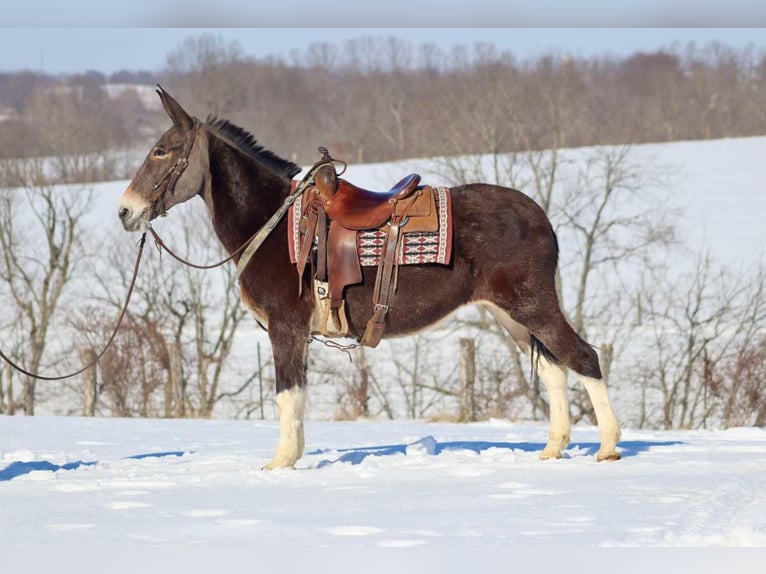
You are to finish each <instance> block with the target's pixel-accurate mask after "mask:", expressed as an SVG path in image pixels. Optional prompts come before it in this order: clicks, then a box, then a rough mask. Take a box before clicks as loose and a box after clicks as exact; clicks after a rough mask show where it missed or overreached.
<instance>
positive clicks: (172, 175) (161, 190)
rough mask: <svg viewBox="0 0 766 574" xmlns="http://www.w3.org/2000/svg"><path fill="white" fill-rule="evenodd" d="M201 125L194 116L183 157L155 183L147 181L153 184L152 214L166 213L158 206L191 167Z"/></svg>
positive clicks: (150, 204) (150, 202)
mask: <svg viewBox="0 0 766 574" xmlns="http://www.w3.org/2000/svg"><path fill="white" fill-rule="evenodd" d="M199 126H200V121H199V120H198V119H197V118H193V125H192V130H191V137H190V138H189V139H188V140H187V141H186V143H184V149H183V152H182V153H181V157H179V158H178V159H177V160H176V162H175V163H174V164H173V165H172V166H170V168H168V170H167V171H166V172H165V175H163V176H162V177H161V178H160V179H159V180H157V181H156V182H154V183H152V182H150V181H147V183H149V185H151V186H152V195H151V196H150V197H149V206H150V209H149V214H150V216H151V215H153V214H156V215H164V214H165V211H166V210H165V209H164V207H163V209H161V210H159V209H157V208H158V206H159V205H160V203H161V202H162V201H163V200H164V199H165V197H166V196H167V195H168V194H170V195H173V193H174V192H175V190H176V184H177V183H178V180H179V179H180V178H181V175H182V174H183V172H184V171H186V168H187V167H189V156H190V155H191V151H192V148H193V147H194V142H195V141H197V134H198V133H199ZM136 177H137V178H138V179H143V180H144V181H146V177H145V176H144V175H142V174H141V173H139V174H137V176H136Z"/></svg>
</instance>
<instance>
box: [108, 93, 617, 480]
mask: <svg viewBox="0 0 766 574" xmlns="http://www.w3.org/2000/svg"><path fill="white" fill-rule="evenodd" d="M157 91H158V94H159V96H160V99H161V100H162V104H163V107H164V109H165V111H166V112H167V114H168V116H169V117H170V119H171V120H172V122H173V125H172V127H170V129H168V130H167V131H166V132H165V133H164V134H163V135H162V136H161V137H160V138H159V140H158V141H157V143H156V144H155V145H154V146H153V147H152V148H151V150H150V151H149V154H148V155H147V157H146V159H145V161H144V163H143V164H142V166H141V167H140V168H139V170H138V172H137V174H136V176H135V177H134V179H133V180H132V181H131V183H130V184H129V186H128V188H127V189H126V190H125V192H124V194H123V196H122V198H121V200H120V205H119V212H118V215H119V219H120V220H121V221H122V224H123V226H124V228H125V229H126V230H128V231H139V230H142V229H145V228H146V227H147V226H148V224H149V222H150V221H152V220H153V219H154V218H155V217H157V216H159V215H162V214H165V212H167V211H168V210H169V209H171V208H172V207H173V206H174V205H176V204H179V203H181V202H184V201H187V200H189V199H191V198H193V197H200V198H202V200H203V201H204V203H205V205H206V206H207V209H208V211H209V214H210V217H211V218H212V225H213V229H214V230H215V234H216V235H217V236H218V239H219V240H220V242H221V243H222V244H223V246H224V248H225V249H226V250H227V251H228V252H229V253H230V254H232V253H235V252H236V251H237V249H238V248H239V247H240V246H241V245H242V244H243V243H245V242H246V241H247V240H248V239H249V238H250V237H251V236H252V235H253V234H254V233H255V232H256V231H257V230H258V229H259V228H261V227H262V226H263V225H264V223H266V221H267V220H268V219H269V218H270V217H271V216H272V215H273V214H274V213H275V212H277V210H278V209H280V207H281V206H282V204H283V202H284V200H285V198H286V197H288V195H290V192H291V186H292V185H293V178H294V177H295V176H296V175H297V174H298V173H299V172H300V171H301V168H300V167H298V166H297V165H295V164H294V163H291V162H290V161H286V160H284V159H282V158H280V157H278V156H277V155H275V154H274V153H272V152H270V151H268V150H267V149H265V148H264V147H262V146H261V145H259V144H258V143H257V142H256V140H255V139H254V138H253V136H252V135H251V134H250V133H248V132H246V131H245V130H243V129H242V128H240V127H237V126H236V125H234V124H232V123H230V122H228V121H226V120H221V119H215V118H212V119H208V120H207V121H206V122H201V121H199V120H197V119H196V118H193V117H191V116H190V115H189V114H188V113H187V112H186V111H185V110H184V109H183V108H182V107H181V105H180V104H179V103H178V102H177V101H176V100H174V99H173V98H172V97H171V96H170V95H168V94H167V93H166V92H164V91H163V90H162V88H160V89H158V90H157ZM450 191H451V194H452V195H451V196H452V212H453V229H454V231H453V233H454V235H453V255H452V261H451V264H450V265H429V266H403V267H401V269H400V271H399V279H398V288H397V291H396V293H395V294H394V295H392V298H391V306H390V312H389V313H388V316H387V317H386V331H385V336H386V337H394V336H402V335H408V334H412V333H415V332H418V331H421V330H423V329H425V328H426V327H428V326H430V325H433V324H434V323H436V322H438V321H440V320H441V319H443V318H444V317H446V316H447V315H449V314H450V313H452V312H453V311H455V310H456V309H457V308H458V307H460V306H462V305H466V304H480V305H485V306H486V307H487V308H488V309H489V310H490V311H491V313H492V314H493V315H494V316H495V317H496V318H497V319H498V321H499V322H500V324H501V325H502V326H503V327H505V329H507V330H508V332H509V333H510V335H511V336H512V337H513V339H514V340H515V342H516V344H518V346H519V347H520V349H521V350H522V351H523V352H524V353H526V354H527V355H528V356H530V357H531V359H532V361H533V363H534V364H535V366H536V368H537V371H538V373H539V376H540V379H541V380H542V382H543V384H544V385H545V388H546V390H547V394H548V398H549V404H550V430H549V434H548V441H547V444H546V445H545V447H544V449H543V451H542V453H541V454H540V458H542V459H551V458H560V457H561V456H562V450H563V449H565V448H566V447H567V445H568V444H569V442H570V420H569V404H568V399H567V389H566V369H571V370H572V371H573V372H575V373H576V374H577V375H578V377H579V379H580V380H581V381H582V383H583V384H584V385H585V388H586V390H587V392H588V394H589V396H590V399H591V402H592V404H593V407H594V410H595V414H596V417H597V421H598V426H599V431H600V439H601V445H600V448H599V451H598V453H597V455H596V457H597V460H599V461H601V460H616V459H618V458H619V457H620V454H619V452H618V451H617V450H616V445H617V443H618V441H619V439H620V429H619V424H618V421H617V418H616V417H615V415H614V412H613V410H612V406H611V404H610V401H609V397H608V394H607V389H606V386H605V384H604V381H603V378H602V375H601V369H600V366H599V360H598V356H597V354H596V352H595V351H594V349H593V348H592V347H591V346H590V345H589V344H588V343H586V342H585V341H584V340H583V339H582V338H581V337H580V336H578V334H577V333H576V332H575V331H574V330H573V329H572V327H571V326H570V324H569V323H568V322H567V320H566V318H565V317H564V314H563V313H562V311H561V308H560V306H559V301H558V296H557V293H556V288H555V282H554V277H555V273H556V266H557V264H558V243H557V240H556V235H555V233H554V230H553V228H552V226H551V224H550V222H549V220H548V218H547V217H546V215H545V213H544V212H543V210H542V208H541V207H540V206H539V205H537V204H536V203H535V202H534V201H533V200H532V199H531V198H529V197H528V196H526V195H524V194H523V193H522V192H520V191H518V190H515V189H510V188H506V187H500V186H496V185H490V184H485V183H475V184H469V185H461V186H457V187H453V188H451V190H450ZM287 235H288V234H287V223H286V221H285V218H282V220H281V221H280V222H279V223H278V225H277V226H276V227H275V228H274V230H273V232H272V233H270V235H269V236H268V237H267V238H266V239H265V241H264V242H263V243H262V245H261V247H260V249H259V250H257V251H256V252H255V254H254V255H253V256H252V259H251V260H250V262H249V263H248V264H247V267H245V268H244V271H243V272H242V273H241V275H240V277H239V287H240V297H241V301H242V303H243V304H244V305H245V306H246V307H247V308H248V310H249V311H250V312H251V313H252V314H253V315H254V316H255V317H256V318H257V320H258V321H260V322H261V323H262V324H263V325H265V326H266V327H267V329H268V335H269V339H270V341H271V346H272V351H273V355H274V365H275V370H276V402H277V406H278V411H279V441H278V444H277V448H276V453H275V455H274V457H273V459H272V460H271V461H270V462H269V463H268V464H267V465H266V466H265V468H266V469H274V468H280V467H293V466H294V464H295V462H296V461H297V460H298V459H299V458H300V457H301V456H302V454H303V449H304V431H303V418H304V407H305V397H306V394H305V393H306V372H307V353H308V341H309V336H310V334H311V323H312V314H313V313H314V312H315V309H314V306H315V303H314V297H313V293H312V289H311V288H309V285H308V281H309V279H308V278H307V277H303V279H302V281H303V282H304V283H305V285H304V288H303V289H301V290H300V293H299V289H298V288H297V283H298V281H297V274H296V268H295V266H294V265H293V264H292V263H291V261H290V256H289V252H288V241H287ZM237 259H238V256H235V257H234V261H236V260H237ZM376 273H377V270H376V268H374V267H365V268H364V270H363V281H362V282H361V283H359V284H356V285H351V286H349V287H347V288H346V293H345V300H346V312H347V319H348V325H349V335H350V336H353V337H357V338H359V337H361V336H362V334H363V331H364V328H365V324H366V322H367V320H368V318H369V317H370V315H371V313H372V311H373V310H372V307H371V300H372V292H373V286H374V284H375V275H376Z"/></svg>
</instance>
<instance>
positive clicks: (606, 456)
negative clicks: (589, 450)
mask: <svg viewBox="0 0 766 574" xmlns="http://www.w3.org/2000/svg"><path fill="white" fill-rule="evenodd" d="M621 458H622V455H621V454H620V453H619V452H617V451H616V450H615V451H614V452H600V453H598V454H597V455H596V462H604V461H605V460H606V461H615V460H620V459H621Z"/></svg>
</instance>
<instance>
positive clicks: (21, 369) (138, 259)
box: [0, 232, 146, 381]
mask: <svg viewBox="0 0 766 574" xmlns="http://www.w3.org/2000/svg"><path fill="white" fill-rule="evenodd" d="M144 243H146V232H144V233H143V235H142V236H141V239H140V240H139V242H138V244H139V247H138V255H137V256H136V264H135V266H134V268H133V278H132V279H131V280H130V287H129V288H128V295H127V297H126V298H125V304H124V305H123V306H122V310H121V311H120V315H119V317H118V318H117V325H115V327H114V330H113V331H112V335H111V337H109V340H108V341H107V342H106V346H105V347H104V348H103V349H102V350H101V352H100V353H99V354H98V355H96V358H95V359H93V360H92V361H91V362H90V363H88V364H87V365H85V366H84V367H83V368H81V369H80V370H78V371H75V372H74V373H70V374H68V375H62V376H58V377H48V376H45V375H40V374H37V373H31V372H30V371H28V370H27V369H25V368H24V367H22V366H21V365H18V364H17V363H15V362H14V361H13V360H11V359H10V358H9V357H8V356H6V354H5V353H3V351H2V350H0V358H2V359H3V360H4V361H5V362H6V363H8V364H9V365H10V366H11V367H13V368H14V369H16V370H17V371H19V372H20V373H23V374H25V375H26V376H28V377H32V378H33V379H39V380H41V381H62V380H64V379H70V378H72V377H76V376H77V375H79V374H81V373H84V372H85V371H87V370H88V369H90V368H91V367H92V366H93V365H95V364H96V363H97V362H98V361H99V360H100V359H101V357H103V356H104V353H106V351H107V350H108V349H109V347H111V346H112V343H113V342H114V338H115V337H116V336H117V331H118V330H119V328H120V325H121V324H122V320H123V319H124V318H125V313H127V311H128V303H130V297H131V295H133V288H134V287H135V286H136V278H137V277H138V268H139V267H140V265H141V256H142V255H143V253H144Z"/></svg>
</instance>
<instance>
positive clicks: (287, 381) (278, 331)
mask: <svg viewBox="0 0 766 574" xmlns="http://www.w3.org/2000/svg"><path fill="white" fill-rule="evenodd" d="M269 336H270V338H271V346H272V350H273V353H274V366H275V371H276V377H277V408H278V410H279V443H278V444H277V452H276V454H275V455H274V458H273V460H272V461H271V462H270V463H269V464H267V465H266V466H265V467H264V468H265V469H266V470H273V469H275V468H284V467H287V468H291V467H292V466H293V465H294V464H295V462H296V461H297V460H298V459H299V458H300V457H301V456H302V455H303V447H304V437H303V415H304V411H305V406H306V353H307V351H308V338H307V336H306V334H305V333H303V331H302V330H301V329H295V328H287V327H283V326H281V325H280V326H278V325H274V324H273V323H272V324H270V325H269Z"/></svg>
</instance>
